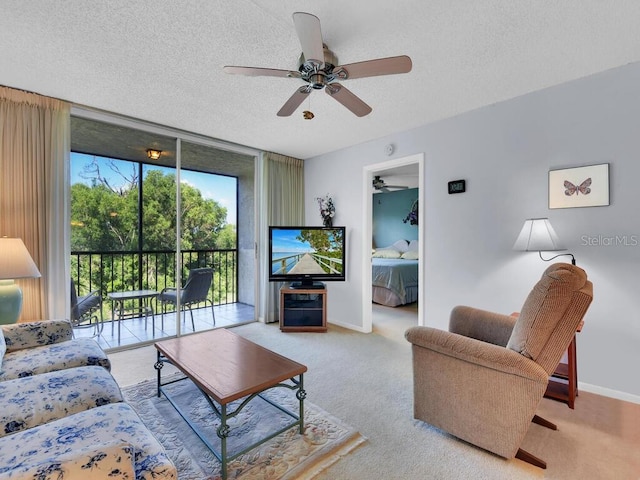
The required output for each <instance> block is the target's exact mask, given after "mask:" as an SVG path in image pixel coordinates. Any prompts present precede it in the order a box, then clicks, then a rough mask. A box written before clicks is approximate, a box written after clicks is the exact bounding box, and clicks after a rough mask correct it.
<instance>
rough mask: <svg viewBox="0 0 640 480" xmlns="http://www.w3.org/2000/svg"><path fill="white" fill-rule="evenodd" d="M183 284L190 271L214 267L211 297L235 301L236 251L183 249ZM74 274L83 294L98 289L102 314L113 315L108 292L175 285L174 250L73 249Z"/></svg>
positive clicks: (218, 301)
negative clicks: (88, 250) (111, 250)
mask: <svg viewBox="0 0 640 480" xmlns="http://www.w3.org/2000/svg"><path fill="white" fill-rule="evenodd" d="M180 257H181V265H182V275H181V278H182V283H184V281H185V280H186V278H187V276H188V275H189V270H190V269H192V268H199V267H210V268H213V271H214V275H213V281H212V283H211V289H210V292H209V298H210V299H211V300H212V302H213V304H214V305H225V304H229V303H236V302H237V301H238V300H237V292H238V262H237V257H238V255H237V250H235V249H225V250H183V251H181V252H180ZM71 276H72V278H73V279H74V281H75V283H76V287H77V288H78V290H79V294H80V295H84V294H86V293H88V292H90V291H93V290H99V291H100V293H101V295H102V298H103V300H104V302H103V305H104V309H105V310H108V312H106V311H103V315H105V318H107V316H108V315H110V313H111V310H110V305H108V302H106V299H107V294H108V293H109V292H120V291H131V290H156V291H158V292H160V291H161V290H162V289H163V288H166V287H175V286H176V283H175V278H176V252H175V251H141V252H140V251H124V252H71Z"/></svg>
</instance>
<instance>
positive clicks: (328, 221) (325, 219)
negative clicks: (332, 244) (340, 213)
mask: <svg viewBox="0 0 640 480" xmlns="http://www.w3.org/2000/svg"><path fill="white" fill-rule="evenodd" d="M322 224H323V225H324V226H325V227H333V219H332V218H331V217H323V218H322Z"/></svg>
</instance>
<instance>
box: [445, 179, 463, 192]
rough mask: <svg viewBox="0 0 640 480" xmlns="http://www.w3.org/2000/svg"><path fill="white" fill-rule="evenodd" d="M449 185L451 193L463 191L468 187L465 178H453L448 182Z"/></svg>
mask: <svg viewBox="0 0 640 480" xmlns="http://www.w3.org/2000/svg"><path fill="white" fill-rule="evenodd" d="M448 186H449V194H452V193H463V192H464V191H465V188H466V185H465V181H464V180H452V181H451V182H449V183H448Z"/></svg>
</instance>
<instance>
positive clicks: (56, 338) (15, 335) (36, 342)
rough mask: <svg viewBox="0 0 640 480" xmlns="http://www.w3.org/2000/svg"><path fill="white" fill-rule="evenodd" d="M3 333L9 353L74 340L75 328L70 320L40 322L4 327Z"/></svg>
mask: <svg viewBox="0 0 640 480" xmlns="http://www.w3.org/2000/svg"><path fill="white" fill-rule="evenodd" d="M2 333H4V337H5V342H6V343H7V352H13V351H15V350H22V349H23V348H33V347H40V346H42V345H50V344H52V343H59V342H66V341H68V340H71V339H72V338H73V328H72V327H71V323H69V320H40V321H37V322H27V323H13V324H11V325H2Z"/></svg>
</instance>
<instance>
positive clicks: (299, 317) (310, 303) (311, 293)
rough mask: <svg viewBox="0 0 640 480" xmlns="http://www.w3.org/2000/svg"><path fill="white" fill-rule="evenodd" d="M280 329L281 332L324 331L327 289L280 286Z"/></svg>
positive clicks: (325, 326) (325, 328) (325, 325)
mask: <svg viewBox="0 0 640 480" xmlns="http://www.w3.org/2000/svg"><path fill="white" fill-rule="evenodd" d="M280 330H281V331H283V332H326V331H327V289H326V287H325V286H324V285H322V288H304V287H301V288H300V287H298V288H292V287H291V285H286V286H283V287H282V288H280Z"/></svg>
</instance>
